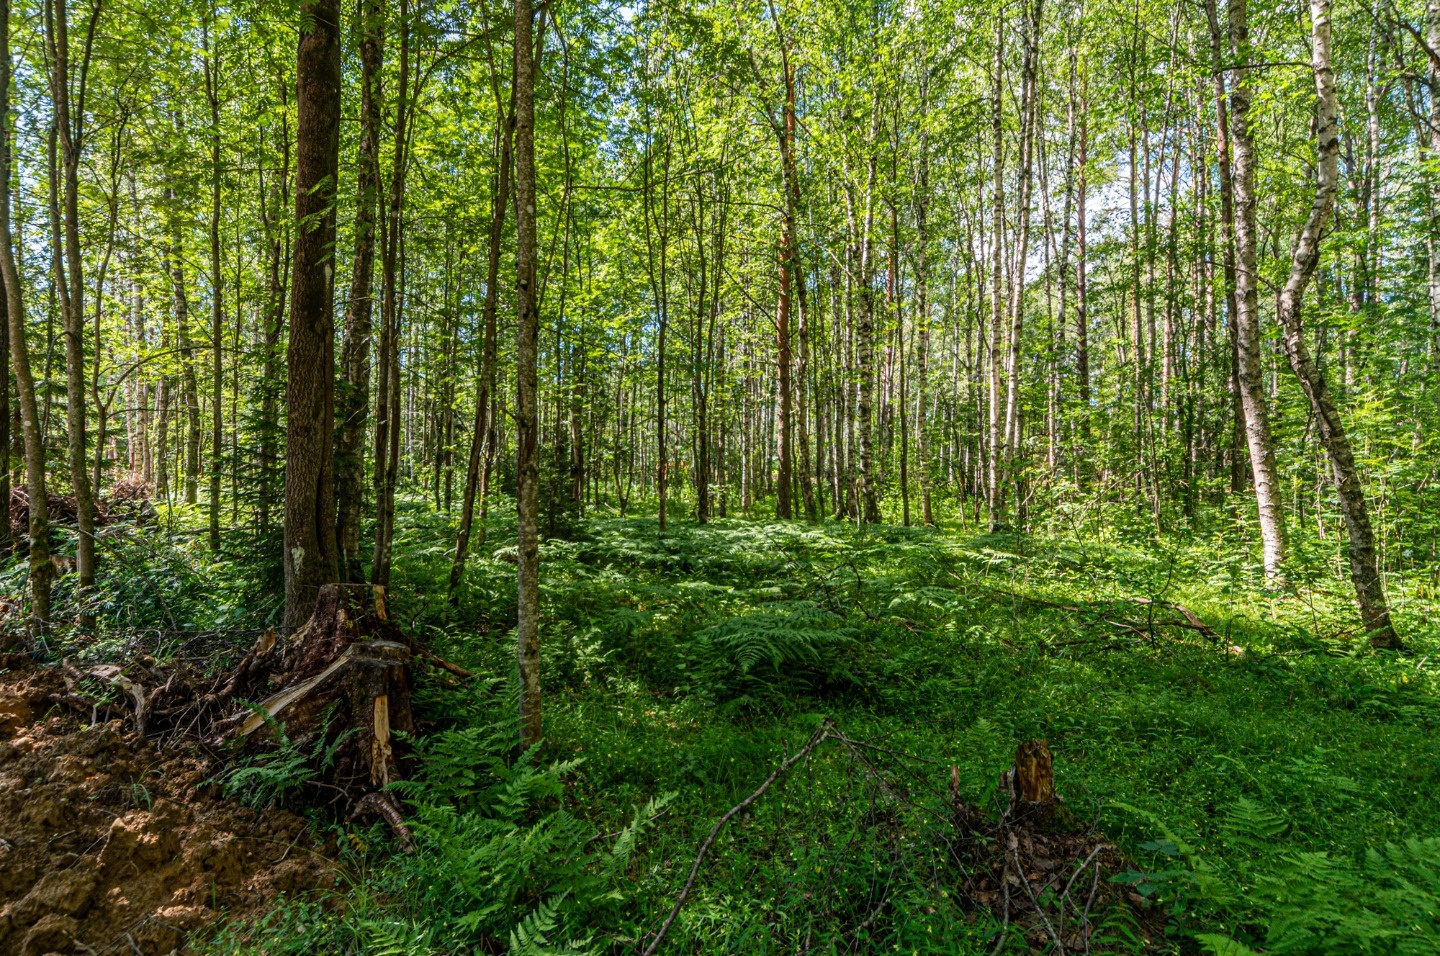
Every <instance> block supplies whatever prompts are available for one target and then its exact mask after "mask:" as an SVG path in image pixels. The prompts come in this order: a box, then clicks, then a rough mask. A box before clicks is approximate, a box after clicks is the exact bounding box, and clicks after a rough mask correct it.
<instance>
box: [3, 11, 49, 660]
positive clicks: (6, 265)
mask: <svg viewBox="0 0 1440 956" xmlns="http://www.w3.org/2000/svg"><path fill="white" fill-rule="evenodd" d="M12 141H13V137H12V128H11V122H10V0H0V279H3V281H4V285H5V326H6V332H7V333H8V338H9V345H10V365H11V368H12V369H13V370H14V372H15V392H16V396H17V397H18V398H19V400H20V430H21V434H22V435H23V438H24V448H25V485H26V491H27V492H28V493H29V496H30V509H29V510H30V524H29V528H28V531H29V538H30V542H29V543H30V618H29V632H30V636H31V638H32V639H34V638H37V637H39V636H40V635H41V634H43V633H44V631H45V629H46V628H47V627H48V626H49V624H50V571H51V567H50V521H49V509H48V507H47V505H48V501H49V499H48V498H47V497H46V488H45V439H44V435H43V434H42V433H41V431H40V409H39V406H38V404H37V403H36V400H35V376H34V375H33V374H32V373H31V371H30V349H29V346H28V344H27V343H26V341H25V305H24V302H23V301H22V300H21V285H20V271H19V269H17V268H16V264H15V245H14V241H13V239H12V238H11V235H10V193H11V189H12V188H13V185H14V183H13V177H12V174H11V170H10V157H11V152H10V144H11V142H12ZM7 390H8V388H7ZM5 453H6V454H7V455H8V454H9V448H8V446H7V447H6V449H5ZM6 470H7V471H8V470H9V469H8V468H7V469H6ZM6 506H7V507H8V506H9V501H8V499H7V500H6ZM6 522H7V523H8V522H9V518H8V516H7V518H6Z"/></svg>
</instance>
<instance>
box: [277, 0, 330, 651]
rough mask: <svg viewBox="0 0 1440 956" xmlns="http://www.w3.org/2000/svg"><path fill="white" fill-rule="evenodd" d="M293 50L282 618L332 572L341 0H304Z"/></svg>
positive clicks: (300, 613) (309, 603) (305, 615)
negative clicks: (291, 252)
mask: <svg viewBox="0 0 1440 956" xmlns="http://www.w3.org/2000/svg"><path fill="white" fill-rule="evenodd" d="M300 20H301V23H302V25H303V26H307V27H309V29H305V30H302V31H301V33H300V45H299V50H298V52H297V55H296V66H295V93H296V102H297V104H298V109H299V112H298V117H299V118H298V122H297V125H296V130H295V148H296V163H295V253H294V266H293V270H294V279H293V281H292V283H291V293H290V343H289V347H288V349H287V351H286V356H285V358H286V366H287V369H288V373H289V384H288V386H287V388H286V394H285V398H286V406H287V408H288V409H289V416H288V418H287V423H286V430H285V437H286V444H285V624H286V625H287V626H289V627H299V626H300V625H301V624H304V623H305V621H306V620H308V619H309V617H310V614H311V612H312V611H313V610H314V608H315V599H316V596H317V595H318V594H319V590H320V587H321V586H322V585H325V584H331V583H333V582H334V581H335V580H336V579H337V578H338V577H339V568H338V563H337V555H336V547H335V484H334V483H335V471H334V469H335V460H334V455H333V443H334V429H335V398H334V391H335V326H334V317H333V314H332V312H333V302H334V282H333V273H332V270H333V258H332V253H333V247H334V245H335V184H336V176H337V174H338V171H339V164H340V3H339V0H304V2H303V3H302V5H301V7H300Z"/></svg>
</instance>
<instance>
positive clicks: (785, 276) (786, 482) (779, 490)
mask: <svg viewBox="0 0 1440 956" xmlns="http://www.w3.org/2000/svg"><path fill="white" fill-rule="evenodd" d="M789 239H790V236H789V232H788V230H783V231H782V232H781V234H780V256H779V261H780V273H779V281H780V294H779V296H778V298H777V302H776V306H775V352H776V360H777V365H778V372H779V375H778V379H779V388H780V407H779V410H778V414H779V416H780V422H779V428H777V429H776V432H777V437H778V440H777V443H776V458H777V459H778V464H779V476H778V478H777V485H776V489H775V517H777V518H783V519H785V520H787V521H788V520H789V519H790V518H792V517H794V513H793V509H792V507H791V490H792V489H791V480H792V476H791V473H790V465H791V442H792V440H793V432H792V431H791V429H792V428H793V417H794V416H793V410H792V402H791V391H790V262H789V258H790V243H789Z"/></svg>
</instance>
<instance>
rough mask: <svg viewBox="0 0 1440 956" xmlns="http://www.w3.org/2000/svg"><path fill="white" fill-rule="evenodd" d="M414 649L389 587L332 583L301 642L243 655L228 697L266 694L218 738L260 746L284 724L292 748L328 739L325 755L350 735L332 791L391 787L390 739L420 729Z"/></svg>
mask: <svg viewBox="0 0 1440 956" xmlns="http://www.w3.org/2000/svg"><path fill="white" fill-rule="evenodd" d="M414 650H415V648H414V647H413V645H412V642H411V641H410V640H409V638H407V637H406V636H405V635H404V634H403V633H402V632H401V630H400V629H399V628H398V627H397V626H396V625H395V624H394V622H392V621H391V620H390V618H389V615H388V612H387V608H386V606H385V589H384V588H383V587H379V586H376V587H370V586H366V585H339V584H330V585H326V586H325V587H323V588H321V589H320V594H319V596H318V599H317V601H316V605H315V613H314V614H313V615H311V617H310V619H309V620H308V621H307V622H306V623H305V624H304V625H302V626H301V627H300V628H298V629H297V630H296V631H295V633H294V634H292V635H291V636H290V637H289V638H287V639H285V640H284V641H283V642H282V641H277V640H276V639H275V637H274V635H273V633H267V634H265V635H262V637H261V638H260V640H259V641H257V642H256V645H255V647H253V648H252V649H251V651H250V653H248V654H247V655H246V656H245V659H244V660H243V661H242V662H241V664H240V666H239V668H237V670H236V673H235V676H234V678H233V679H232V681H231V682H230V684H229V685H228V686H227V688H226V693H227V694H229V695H231V696H235V695H238V694H241V693H246V692H254V691H259V692H261V693H266V696H265V697H264V698H263V699H262V700H261V701H260V702H259V703H258V704H257V705H255V706H254V707H253V708H251V709H247V710H244V711H240V712H239V713H236V714H234V715H233V716H232V717H230V718H229V719H228V720H226V721H223V722H221V724H220V725H218V727H217V730H218V733H217V734H216V735H215V739H216V740H217V742H218V741H219V740H223V739H226V738H228V739H232V740H235V741H239V742H241V743H242V744H244V745H246V746H252V747H254V746H262V745H261V744H258V743H254V742H255V741H259V740H262V739H264V738H265V736H266V735H265V734H264V733H263V732H262V728H264V727H265V726H266V725H267V724H272V723H283V724H284V726H285V733H286V736H288V737H290V738H291V739H292V740H295V739H300V738H302V737H303V738H305V739H308V740H316V739H318V738H319V737H321V736H323V737H325V738H326V741H325V745H326V746H327V747H328V746H330V745H331V744H332V743H333V742H334V741H335V740H337V739H339V738H340V737H341V735H342V734H345V735H347V736H346V738H345V739H344V740H343V742H342V743H341V744H340V747H339V748H338V750H337V751H336V754H335V770H334V773H333V777H334V779H335V783H336V784H337V785H339V786H341V787H342V788H344V789H347V790H349V789H362V790H369V789H373V788H375V787H384V786H386V785H387V784H389V783H391V782H392V781H394V780H397V779H400V778H401V777H402V776H403V772H402V769H401V766H400V764H399V760H398V758H397V755H396V750H395V742H394V740H393V738H392V733H393V732H394V731H400V732H402V733H407V734H409V733H414V731H415V721H414V717H413V716H412V715H411V712H410V689H411V686H412V682H411V674H410V665H411V660H412V657H413V654H414Z"/></svg>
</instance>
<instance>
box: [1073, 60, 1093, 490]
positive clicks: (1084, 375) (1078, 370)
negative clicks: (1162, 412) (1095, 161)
mask: <svg viewBox="0 0 1440 956" xmlns="http://www.w3.org/2000/svg"><path fill="white" fill-rule="evenodd" d="M1088 86H1089V84H1088V76H1085V75H1082V77H1081V80H1080V103H1079V111H1080V117H1079V126H1080V129H1079V132H1078V133H1077V142H1076V147H1075V149H1076V152H1075V179H1076V182H1075V386H1076V397H1077V398H1078V400H1079V403H1080V412H1079V418H1080V422H1079V425H1080V445H1079V448H1080V456H1081V457H1082V459H1084V460H1088V457H1089V455H1090V315H1089V312H1088V309H1089V306H1090V300H1089V296H1088V293H1089V287H1088V282H1087V279H1088V275H1087V269H1088V267H1089V256H1088V251H1089V249H1088V247H1087V245H1086V229H1087V226H1088V223H1087V219H1088V218H1089V211H1088V210H1087V208H1086V199H1087V197H1088V192H1087V186H1088V184H1089V178H1088V173H1087V171H1086V165H1087V164H1088V162H1089V147H1090V98H1089V89H1088ZM1077 471H1078V472H1079V473H1080V474H1081V475H1084V474H1085V472H1086V469H1085V468H1082V467H1080V462H1077Z"/></svg>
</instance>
